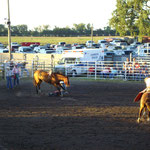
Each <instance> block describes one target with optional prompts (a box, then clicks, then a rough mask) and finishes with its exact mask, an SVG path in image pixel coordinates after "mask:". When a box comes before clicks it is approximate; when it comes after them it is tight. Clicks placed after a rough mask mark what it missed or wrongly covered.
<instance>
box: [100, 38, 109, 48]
mask: <svg viewBox="0 0 150 150" xmlns="http://www.w3.org/2000/svg"><path fill="white" fill-rule="evenodd" d="M98 44H100V46H101V47H106V46H108V42H107V41H106V40H98Z"/></svg>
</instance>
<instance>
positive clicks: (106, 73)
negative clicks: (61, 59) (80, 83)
mask: <svg viewBox="0 0 150 150" xmlns="http://www.w3.org/2000/svg"><path fill="white" fill-rule="evenodd" d="M84 63H87V65H83V66H82V65H78V67H74V66H73V67H70V68H65V70H66V75H70V76H71V75H72V76H86V77H88V78H90V77H93V78H95V79H122V80H138V81H139V80H143V79H144V78H145V77H148V76H150V61H144V60H140V61H124V62H123V61H101V62H92V63H88V62H84ZM75 69H76V70H75ZM69 70H72V71H69ZM79 70H80V73H81V70H82V72H84V74H82V73H81V74H78V71H79ZM73 71H76V74H73Z"/></svg>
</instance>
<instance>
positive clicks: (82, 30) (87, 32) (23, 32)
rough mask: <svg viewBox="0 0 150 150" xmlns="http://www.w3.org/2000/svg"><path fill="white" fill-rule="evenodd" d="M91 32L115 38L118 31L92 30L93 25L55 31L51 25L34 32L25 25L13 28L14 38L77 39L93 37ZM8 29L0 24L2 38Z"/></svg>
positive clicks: (81, 24)
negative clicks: (50, 37)
mask: <svg viewBox="0 0 150 150" xmlns="http://www.w3.org/2000/svg"><path fill="white" fill-rule="evenodd" d="M91 31H93V35H94V36H109V35H111V36H114V35H116V30H112V29H111V28H110V27H109V26H107V27H104V29H96V30H92V25H91V24H87V25H86V24H84V23H80V24H73V28H69V27H64V28H60V27H57V26H55V27H54V29H52V30H51V29H50V26H49V25H42V26H38V27H35V28H34V29H33V30H29V29H28V26H27V25H25V24H22V25H16V26H11V35H12V36H45V37H49V36H56V37H57V36H61V37H63V36H64V37H75V36H91V33H92V32H91ZM7 35H8V28H7V26H5V25H3V24H0V36H7Z"/></svg>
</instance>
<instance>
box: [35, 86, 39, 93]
mask: <svg viewBox="0 0 150 150" xmlns="http://www.w3.org/2000/svg"><path fill="white" fill-rule="evenodd" d="M35 88H36V94H38V93H39V90H38V86H37V85H36V86H35Z"/></svg>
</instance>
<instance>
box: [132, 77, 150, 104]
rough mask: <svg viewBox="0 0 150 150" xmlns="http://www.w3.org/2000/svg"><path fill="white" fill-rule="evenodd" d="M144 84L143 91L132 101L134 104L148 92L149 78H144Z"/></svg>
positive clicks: (149, 90) (149, 86)
mask: <svg viewBox="0 0 150 150" xmlns="http://www.w3.org/2000/svg"><path fill="white" fill-rule="evenodd" d="M144 82H145V83H146V88H145V89H144V90H143V91H141V92H139V93H138V95H137V96H136V97H135V99H134V102H137V101H139V100H141V97H142V95H143V94H144V93H145V92H150V78H148V77H147V78H145V79H144Z"/></svg>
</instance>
